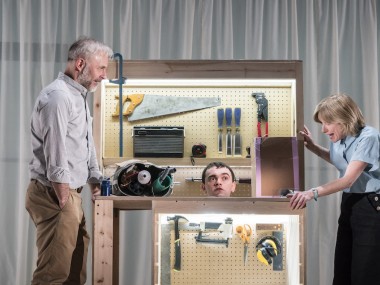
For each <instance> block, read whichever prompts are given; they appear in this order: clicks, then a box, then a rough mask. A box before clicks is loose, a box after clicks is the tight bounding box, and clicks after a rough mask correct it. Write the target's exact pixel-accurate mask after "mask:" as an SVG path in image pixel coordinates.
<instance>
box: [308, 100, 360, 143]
mask: <svg viewBox="0 0 380 285" xmlns="http://www.w3.org/2000/svg"><path fill="white" fill-rule="evenodd" d="M313 118H314V121H315V122H317V123H322V122H321V121H320V119H321V120H323V121H325V122H327V123H339V124H341V125H342V127H343V132H344V134H345V135H351V136H356V135H357V134H358V133H359V132H360V130H361V129H362V128H364V126H365V121H364V117H363V114H362V111H361V110H360V108H359V107H358V105H357V104H356V103H355V102H354V100H352V99H351V97H349V96H347V95H346V94H344V93H337V94H333V95H331V96H329V97H326V98H325V99H323V100H322V101H321V102H319V104H318V105H317V107H316V108H315V111H314V116H313Z"/></svg>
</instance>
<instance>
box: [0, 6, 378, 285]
mask: <svg viewBox="0 0 380 285" xmlns="http://www.w3.org/2000/svg"><path fill="white" fill-rule="evenodd" d="M379 6H380V3H379V2H378V1H376V0H347V1H345V0H340V1H338V0H337V1H331V0H186V1H185V0H182V1H181V0H124V1H123V0H61V1H58V0H57V1H51V0H16V1H15V0H0V62H1V65H0V181H1V183H2V184H3V186H2V187H1V196H0V229H1V233H0V244H1V246H0V276H1V284H3V285H23V284H29V283H30V278H31V275H32V272H33V270H34V267H35V260H36V249H35V230H34V225H33V224H32V222H31V220H30V218H29V216H28V214H27V212H26V210H25V208H24V196H25V191H26V187H27V184H28V180H29V177H28V162H29V160H30V158H31V149H30V138H29V137H30V135H29V119H30V114H31V111H32V107H33V104H34V101H35V99H36V97H37V95H38V93H39V91H40V89H41V88H42V87H43V86H45V85H46V84H48V83H50V82H51V81H52V80H53V79H54V78H56V76H57V74H58V72H59V71H61V70H63V69H64V66H65V62H66V56H67V50H68V47H69V45H70V44H71V43H72V42H73V41H74V40H75V39H76V38H77V37H78V36H80V35H88V36H91V37H94V38H97V39H99V40H102V41H104V42H105V43H107V44H108V45H110V46H111V47H112V48H113V49H114V51H115V52H119V53H121V54H122V55H123V57H124V58H125V59H223V60H228V59H254V60H255V59H280V60H288V59H300V60H303V70H304V104H305V105H304V114H305V123H306V124H307V125H308V126H309V127H310V129H311V130H312V132H313V134H314V137H315V139H317V140H318V141H319V142H320V143H322V144H324V145H326V146H327V143H328V141H327V139H326V138H325V137H324V136H323V135H322V134H321V133H320V129H319V126H318V125H316V124H315V123H313V122H312V119H311V116H312V112H313V109H314V106H315V105H316V103H317V102H318V101H319V100H320V99H321V98H323V97H325V96H327V95H329V94H330V93H332V92H336V91H344V92H347V93H348V94H351V95H352V96H353V98H354V99H355V100H356V101H357V102H358V103H359V105H360V107H361V108H362V110H363V112H364V114H365V117H366V119H367V123H368V124H369V125H372V126H374V127H377V128H378V127H379V95H378V94H379V92H378V91H379V90H378V89H379V82H378V78H379V59H378V55H379V51H380V49H379V20H378V17H379V16H378V15H380V13H379V12H380V11H379V9H380V7H379ZM305 159H306V163H305V166H306V169H305V175H306V186H307V187H308V188H310V187H312V186H317V185H320V184H321V183H324V182H326V181H328V180H331V179H333V178H335V177H336V176H337V172H336V171H335V169H334V168H333V167H331V166H329V165H326V164H325V163H324V162H323V161H321V160H319V159H317V158H316V157H314V156H312V155H311V154H310V153H308V152H307V151H306V158H305ZM87 192H89V191H86V193H85V194H84V195H83V196H84V197H83V198H84V208H85V212H86V217H87V223H88V228H89V230H90V231H91V230H92V203H91V201H90V195H88V193H87ZM339 203H340V195H339V194H336V195H332V196H329V197H323V198H321V199H319V200H318V202H317V203H314V202H312V203H310V205H309V207H308V209H307V212H308V215H307V270H306V271H307V284H309V285H318V284H321V285H325V284H331V281H332V272H333V252H334V246H335V234H336V227H337V219H338V214H339ZM121 220H122V226H121V232H123V231H125V230H126V229H125V224H126V222H128V225H131V226H130V227H132V231H131V228H128V231H129V232H133V233H135V234H133V235H129V236H124V235H123V236H122V237H121V240H123V241H124V242H125V243H129V242H132V241H134V242H135V244H136V246H134V247H133V249H131V251H129V252H127V250H126V249H125V248H123V246H122V247H121V249H122V251H123V254H122V256H121V264H120V268H121V270H120V284H128V285H144V284H150V283H151V273H150V272H149V271H148V272H147V270H148V268H149V264H150V257H149V253H150V252H151V248H150V244H149V241H150V238H149V235H150V234H151V232H150V226H148V224H149V223H150V213H149V212H143V213H142V212H139V213H130V214H123V216H122V217H121ZM141 225H147V226H146V227H141ZM133 229H134V230H133ZM144 236H148V238H147V239H146V240H142V239H141V237H144ZM146 251H148V252H147V253H148V255H147V254H145V253H146ZM91 258H92V257H91V254H90V256H89V261H91ZM88 270H89V278H88V282H87V283H86V284H91V279H92V278H91V273H92V272H91V270H92V269H91V263H90V262H89V266H88ZM127 276H128V277H127ZM107 285H108V284H107ZM291 285H293V284H291Z"/></svg>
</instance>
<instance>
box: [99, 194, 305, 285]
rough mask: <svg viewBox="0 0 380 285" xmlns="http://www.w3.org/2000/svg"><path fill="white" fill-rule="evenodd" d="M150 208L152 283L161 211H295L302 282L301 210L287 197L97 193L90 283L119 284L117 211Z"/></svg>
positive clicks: (302, 215)
mask: <svg viewBox="0 0 380 285" xmlns="http://www.w3.org/2000/svg"><path fill="white" fill-rule="evenodd" d="M131 210H152V211H153V219H154V221H152V227H153V228H152V230H153V231H152V232H153V237H152V244H154V247H153V248H154V251H153V255H154V256H153V259H152V270H153V272H154V274H153V275H152V276H153V277H152V279H153V280H152V284H157V280H158V278H159V272H157V271H158V270H155V264H156V262H157V260H158V258H157V243H156V242H155V241H157V238H158V234H157V229H158V225H157V224H158V223H157V215H158V214H161V213H171V214H173V213H189V214H190V213H191V214H195V213H196V214H202V213H204V214H207V213H215V214H226V213H228V214H263V215H298V216H299V233H300V237H299V241H300V244H299V247H300V261H299V264H300V282H299V283H300V284H304V282H305V279H306V278H305V268H306V266H305V261H306V260H305V250H304V249H305V248H306V247H305V211H304V210H293V211H292V210H291V209H290V208H289V199H287V198H214V197H207V198H193V197H191V198H190V197H189V198H173V197H160V198H151V197H117V196H110V197H102V196H100V197H97V199H96V201H95V208H94V219H93V221H94V226H93V230H94V232H93V284H94V285H95V284H105V285H110V284H113V285H117V284H119V280H118V279H119V273H118V271H119V270H118V269H119V212H120V211H131Z"/></svg>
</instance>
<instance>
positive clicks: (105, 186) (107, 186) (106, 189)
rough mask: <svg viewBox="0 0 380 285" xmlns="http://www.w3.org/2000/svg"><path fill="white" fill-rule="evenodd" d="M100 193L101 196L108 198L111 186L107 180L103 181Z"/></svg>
mask: <svg viewBox="0 0 380 285" xmlns="http://www.w3.org/2000/svg"><path fill="white" fill-rule="evenodd" d="M100 192H101V195H102V196H110V195H111V194H112V186H111V181H110V179H109V178H107V179H103V181H102V185H101V187H100Z"/></svg>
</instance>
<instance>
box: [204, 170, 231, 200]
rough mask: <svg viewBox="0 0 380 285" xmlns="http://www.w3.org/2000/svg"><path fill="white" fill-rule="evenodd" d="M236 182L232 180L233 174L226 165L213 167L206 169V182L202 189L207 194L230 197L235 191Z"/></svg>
mask: <svg viewBox="0 0 380 285" xmlns="http://www.w3.org/2000/svg"><path fill="white" fill-rule="evenodd" d="M235 188H236V182H235V181H233V180H232V174H231V172H230V170H229V169H228V168H226V167H221V168H216V167H215V166H214V167H211V168H210V169H208V170H207V171H206V175H205V183H204V184H203V183H202V190H203V191H205V192H206V194H207V196H215V197H230V195H231V193H233V192H234V191H235Z"/></svg>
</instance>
